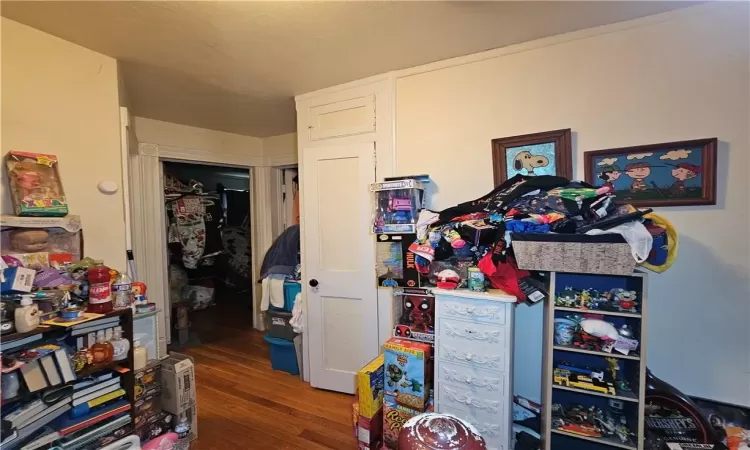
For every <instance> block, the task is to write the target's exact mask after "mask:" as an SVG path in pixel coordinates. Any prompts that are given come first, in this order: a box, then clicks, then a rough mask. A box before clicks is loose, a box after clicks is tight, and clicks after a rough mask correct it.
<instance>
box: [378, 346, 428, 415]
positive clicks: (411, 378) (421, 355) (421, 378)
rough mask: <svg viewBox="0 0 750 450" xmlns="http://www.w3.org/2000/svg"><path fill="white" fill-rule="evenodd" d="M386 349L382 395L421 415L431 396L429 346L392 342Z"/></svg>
mask: <svg viewBox="0 0 750 450" xmlns="http://www.w3.org/2000/svg"><path fill="white" fill-rule="evenodd" d="M383 348H384V349H385V359H384V366H385V395H389V396H391V397H393V399H394V400H395V402H396V403H397V404H399V405H402V406H405V407H407V408H410V409H413V410H415V411H424V409H425V406H426V405H427V399H428V396H429V392H430V384H431V379H432V376H431V375H432V374H431V373H430V365H429V360H430V349H431V346H430V345H429V344H425V343H423V342H413V341H407V340H404V339H397V338H391V339H389V340H388V341H387V342H386V343H385V344H384V345H383Z"/></svg>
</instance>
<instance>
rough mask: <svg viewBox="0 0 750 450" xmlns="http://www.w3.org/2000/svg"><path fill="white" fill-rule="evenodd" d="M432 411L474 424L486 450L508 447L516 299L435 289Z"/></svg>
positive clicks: (494, 292)
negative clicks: (433, 405) (484, 443)
mask: <svg viewBox="0 0 750 450" xmlns="http://www.w3.org/2000/svg"><path fill="white" fill-rule="evenodd" d="M433 293H434V294H435V310H436V313H435V352H436V354H435V393H434V395H435V411H437V412H440V413H448V414H453V415H455V416H457V417H460V418H462V419H465V420H467V421H469V422H470V423H472V424H473V425H474V426H475V427H476V428H477V429H478V430H479V432H480V433H481V434H482V436H483V437H484V439H485V441H486V442H487V448H488V449H490V450H510V448H511V445H510V443H511V420H512V402H513V380H512V374H513V312H514V308H515V302H516V298H515V297H514V296H512V295H508V294H506V293H504V292H502V291H499V290H490V291H488V292H487V293H483V292H471V291H467V290H445V289H433Z"/></svg>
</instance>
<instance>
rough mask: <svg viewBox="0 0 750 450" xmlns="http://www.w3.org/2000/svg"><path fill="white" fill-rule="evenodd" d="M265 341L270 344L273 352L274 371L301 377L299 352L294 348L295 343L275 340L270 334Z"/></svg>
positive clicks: (272, 365)
mask: <svg viewBox="0 0 750 450" xmlns="http://www.w3.org/2000/svg"><path fill="white" fill-rule="evenodd" d="M263 339H265V340H266V342H268V348H269V350H270V351H271V367H272V368H273V370H283V371H284V372H287V373H290V374H292V375H299V366H297V350H296V349H295V348H294V342H292V341H287V340H285V339H279V338H274V337H271V336H269V335H268V334H266V335H265V336H264V337H263Z"/></svg>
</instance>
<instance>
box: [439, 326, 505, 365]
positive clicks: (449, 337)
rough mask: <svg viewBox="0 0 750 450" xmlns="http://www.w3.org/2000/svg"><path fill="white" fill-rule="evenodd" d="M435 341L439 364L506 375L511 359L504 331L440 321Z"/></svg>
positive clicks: (503, 328)
mask: <svg viewBox="0 0 750 450" xmlns="http://www.w3.org/2000/svg"><path fill="white" fill-rule="evenodd" d="M437 332H438V335H437V336H436V338H435V347H436V350H435V351H436V352H437V358H438V359H439V360H440V361H445V362H449V363H455V364H462V365H467V366H470V367H474V368H477V369H484V370H489V371H493V372H507V371H508V367H507V364H508V359H509V357H510V354H509V351H510V350H509V349H508V348H507V344H508V337H507V336H506V334H507V332H508V330H507V329H506V328H505V327H498V326H491V325H482V324H478V323H471V322H463V321H458V320H450V321H449V320H446V319H443V320H440V321H439V323H438V326H437Z"/></svg>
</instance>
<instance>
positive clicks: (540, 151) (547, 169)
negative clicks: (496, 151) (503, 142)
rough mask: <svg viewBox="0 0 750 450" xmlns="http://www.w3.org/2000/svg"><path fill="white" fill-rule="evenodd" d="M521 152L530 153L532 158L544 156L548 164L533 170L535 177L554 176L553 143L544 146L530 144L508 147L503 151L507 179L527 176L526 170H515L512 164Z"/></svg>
mask: <svg viewBox="0 0 750 450" xmlns="http://www.w3.org/2000/svg"><path fill="white" fill-rule="evenodd" d="M521 152H530V153H531V155H532V156H537V155H542V156H546V157H547V159H548V160H549V164H547V165H546V166H544V167H536V168H534V174H535V175H555V172H556V169H557V168H556V167H555V143H554V142H547V143H544V144H532V145H522V146H520V147H508V148H506V149H505V167H506V171H507V175H508V178H510V177H513V176H516V175H518V174H519V173H520V174H521V175H528V172H527V171H526V169H521V170H516V169H515V167H514V165H513V163H514V162H515V159H516V155H518V154H519V153H521Z"/></svg>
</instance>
